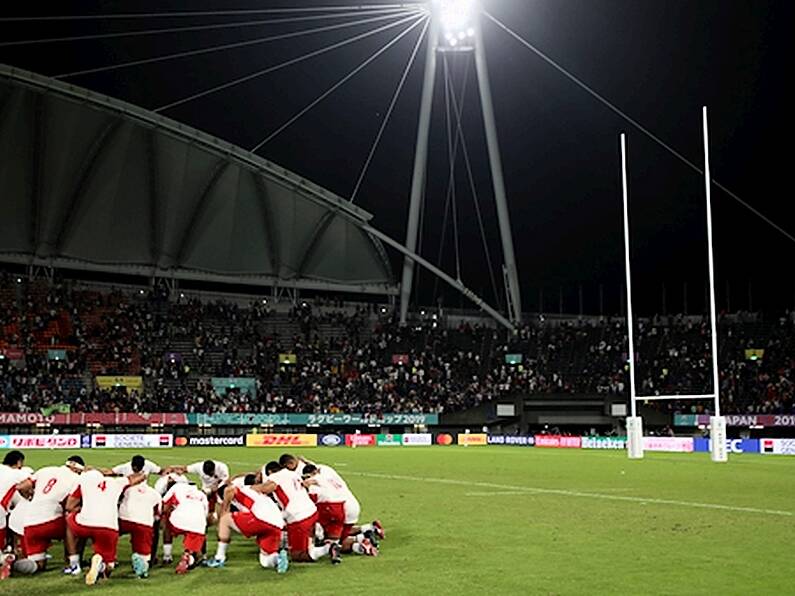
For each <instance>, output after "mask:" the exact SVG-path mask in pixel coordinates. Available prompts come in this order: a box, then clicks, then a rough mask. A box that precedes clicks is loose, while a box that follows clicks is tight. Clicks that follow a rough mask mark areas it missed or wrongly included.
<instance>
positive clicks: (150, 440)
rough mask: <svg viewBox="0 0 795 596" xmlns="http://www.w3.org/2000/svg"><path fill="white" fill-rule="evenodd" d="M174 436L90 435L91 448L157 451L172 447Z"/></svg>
mask: <svg viewBox="0 0 795 596" xmlns="http://www.w3.org/2000/svg"><path fill="white" fill-rule="evenodd" d="M173 446H174V435H170V434H150V435H143V434H119V435H117V434H101V433H100V434H95V435H91V447H93V448H94V449H101V448H103V447H107V448H113V449H157V448H159V447H173Z"/></svg>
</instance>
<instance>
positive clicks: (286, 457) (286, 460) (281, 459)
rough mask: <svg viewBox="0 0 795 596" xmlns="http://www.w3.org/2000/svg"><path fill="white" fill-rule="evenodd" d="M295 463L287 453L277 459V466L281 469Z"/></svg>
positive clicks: (292, 457)
mask: <svg viewBox="0 0 795 596" xmlns="http://www.w3.org/2000/svg"><path fill="white" fill-rule="evenodd" d="M294 461H295V457H294V456H292V455H290V454H289V453H282V454H281V456H280V457H279V465H280V466H281V467H283V468H286V467H287V466H288V465H289V464H291V463H293V462H294Z"/></svg>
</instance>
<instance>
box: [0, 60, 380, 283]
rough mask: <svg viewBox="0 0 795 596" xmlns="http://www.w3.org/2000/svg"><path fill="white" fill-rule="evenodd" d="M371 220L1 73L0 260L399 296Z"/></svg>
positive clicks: (305, 186)
mask: <svg viewBox="0 0 795 596" xmlns="http://www.w3.org/2000/svg"><path fill="white" fill-rule="evenodd" d="M371 217H372V216H371V215H370V214H369V213H367V212H366V211H364V210H362V209H359V208H358V207H356V206H354V205H352V204H350V203H349V202H348V201H346V200H344V199H342V198H340V197H338V196H336V195H334V194H333V193H331V192H329V191H327V190H325V189H323V188H320V187H319V186H317V185H315V184H312V183H311V182H309V181H307V180H304V179H303V178H301V177H300V176H298V175H296V174H293V173H291V172H289V171H287V170H285V169H284V168H282V167H279V166H277V165H275V164H273V163H270V162H268V161H266V160H264V159H262V158H260V157H258V156H256V155H254V154H252V153H250V152H248V151H245V150H243V149H240V148H239V147H236V146H234V145H231V144H229V143H226V142H224V141H221V140H219V139H217V138H215V137H212V136H210V135H207V134H205V133H202V132H200V131H197V130H195V129H192V128H190V127H187V126H184V125H182V124H179V123H178V122H175V121H173V120H171V119H169V118H165V117H163V116H160V115H158V114H155V113H153V112H150V111H147V110H144V109H142V108H139V107H136V106H133V105H131V104H127V103H124V102H121V101H118V100H115V99H112V98H109V97H106V96H104V95H98V94H96V93H92V92H91V91H88V90H86V89H83V88H80V87H75V86H73V85H68V84H65V83H63V82H61V81H56V80H54V79H50V78H48V77H43V76H40V75H36V74H33V73H30V72H27V71H23V70H19V69H16V68H10V67H7V66H3V65H0V260H2V261H13V262H23V263H31V264H39V265H51V266H55V267H68V268H73V269H91V270H100V271H109V272H115V273H131V274H144V275H159V276H165V277H174V278H177V279H199V280H210V281H219V282H230V283H250V284H264V285H271V284H280V285H285V286H296V287H304V288H316V289H328V290H339V291H354V292H356V291H358V292H374V293H387V292H388V293H391V292H393V291H394V289H395V288H394V284H393V276H392V271H391V268H390V265H389V261H388V260H387V258H386V254H385V252H384V249H383V246H382V245H381V243H380V241H379V240H378V239H376V238H375V237H373V236H372V235H371V234H370V233H368V232H367V231H365V230H364V229H362V228H363V226H364V225H365V224H366V222H367V221H368V220H369V219H371Z"/></svg>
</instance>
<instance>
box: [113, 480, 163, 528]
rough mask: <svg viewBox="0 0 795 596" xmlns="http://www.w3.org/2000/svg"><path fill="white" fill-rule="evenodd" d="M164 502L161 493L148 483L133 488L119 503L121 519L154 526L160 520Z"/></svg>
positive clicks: (125, 492)
mask: <svg viewBox="0 0 795 596" xmlns="http://www.w3.org/2000/svg"><path fill="white" fill-rule="evenodd" d="M162 502H163V499H162V497H161V496H160V493H158V492H157V491H156V490H155V489H153V488H152V487H151V486H149V485H148V484H146V483H141V484H136V485H135V486H131V487H130V488H128V489H127V490H126V491H124V495H123V496H122V498H121V503H119V519H121V520H124V521H129V522H133V523H135V524H141V525H144V526H154V525H155V520H156V519H159V518H160V508H161V504H162Z"/></svg>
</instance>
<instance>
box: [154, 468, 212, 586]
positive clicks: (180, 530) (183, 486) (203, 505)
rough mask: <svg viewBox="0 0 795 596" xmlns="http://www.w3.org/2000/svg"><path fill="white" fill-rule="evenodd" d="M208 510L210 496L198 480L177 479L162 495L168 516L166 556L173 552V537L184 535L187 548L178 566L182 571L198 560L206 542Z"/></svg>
mask: <svg viewBox="0 0 795 596" xmlns="http://www.w3.org/2000/svg"><path fill="white" fill-rule="evenodd" d="M207 513H208V507H207V497H206V496H205V494H204V493H203V492H202V491H200V490H199V489H198V488H196V485H195V484H192V483H182V482H175V483H173V484H172V485H171V487H170V488H169V490H168V492H167V493H166V496H165V497H164V498H163V517H164V519H165V518H167V519H168V522H167V523H166V526H165V529H164V531H163V553H164V560H165V558H166V557H170V556H171V552H172V551H171V548H172V540H173V537H174V536H182V537H183V547H184V552H183V554H182V557H181V558H180V560H179V563H178V564H177V567H176V572H177V573H178V574H180V575H182V574H185V573H187V572H188V570H189V569H192V568H193V567H195V566H196V565H197V564H198V563H199V560H200V553H201V551H202V549H203V548H204V544H205V532H206V531H207Z"/></svg>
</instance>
